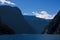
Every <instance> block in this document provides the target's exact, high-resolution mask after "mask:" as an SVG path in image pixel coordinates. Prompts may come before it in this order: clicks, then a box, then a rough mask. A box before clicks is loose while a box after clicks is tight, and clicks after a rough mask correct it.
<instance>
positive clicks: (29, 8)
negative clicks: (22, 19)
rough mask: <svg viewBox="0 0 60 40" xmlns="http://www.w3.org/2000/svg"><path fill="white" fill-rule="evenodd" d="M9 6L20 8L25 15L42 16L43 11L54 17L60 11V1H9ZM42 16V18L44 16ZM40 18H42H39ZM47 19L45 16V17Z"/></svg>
mask: <svg viewBox="0 0 60 40" xmlns="http://www.w3.org/2000/svg"><path fill="white" fill-rule="evenodd" d="M7 1H8V2H6V3H8V4H12V5H15V6H17V7H19V8H20V10H21V11H22V14H24V15H35V14H36V13H37V14H40V13H41V12H42V11H45V12H46V14H45V15H46V16H47V14H49V15H51V17H53V16H54V15H56V14H57V12H58V11H59V10H60V0H7ZM43 15H44V14H43ZM43 15H42V16H43ZM39 17H40V16H39ZM44 17H45V16H44Z"/></svg>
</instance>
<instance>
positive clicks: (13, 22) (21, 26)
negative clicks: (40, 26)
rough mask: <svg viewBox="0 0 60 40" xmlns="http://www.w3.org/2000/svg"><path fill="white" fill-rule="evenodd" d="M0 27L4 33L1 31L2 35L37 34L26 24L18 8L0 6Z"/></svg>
mask: <svg viewBox="0 0 60 40" xmlns="http://www.w3.org/2000/svg"><path fill="white" fill-rule="evenodd" d="M2 24H3V25H2ZM1 25H2V26H3V27H2V26H1ZM0 27H2V28H1V29H2V30H3V31H4V32H3V31H1V33H3V34H6V33H7V34H8V33H9V34H10V33H12V34H14V33H17V34H37V32H36V31H35V29H34V28H33V27H32V26H30V25H29V24H28V23H27V22H26V20H25V19H24V17H23V15H22V12H21V10H20V9H19V8H18V7H11V6H6V5H4V6H0ZM7 30H9V31H7ZM6 31H7V32H6Z"/></svg>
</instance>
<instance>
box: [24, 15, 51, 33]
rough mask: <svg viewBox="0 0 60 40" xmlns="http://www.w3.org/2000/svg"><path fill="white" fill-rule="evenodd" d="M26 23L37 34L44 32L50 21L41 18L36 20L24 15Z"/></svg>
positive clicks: (33, 17)
mask: <svg viewBox="0 0 60 40" xmlns="http://www.w3.org/2000/svg"><path fill="white" fill-rule="evenodd" d="M24 17H25V19H26V21H27V22H28V23H29V24H30V25H31V26H32V27H33V28H35V29H36V31H37V33H40V34H41V32H42V31H43V30H44V28H45V26H46V25H48V24H49V22H50V21H51V20H50V19H49V20H47V19H42V18H37V17H35V16H27V15H24Z"/></svg>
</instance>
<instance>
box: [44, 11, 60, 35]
mask: <svg viewBox="0 0 60 40" xmlns="http://www.w3.org/2000/svg"><path fill="white" fill-rule="evenodd" d="M43 34H60V11H59V12H58V13H57V15H56V16H55V17H54V19H53V20H52V21H51V22H50V24H49V25H47V27H46V28H45V29H44V32H43Z"/></svg>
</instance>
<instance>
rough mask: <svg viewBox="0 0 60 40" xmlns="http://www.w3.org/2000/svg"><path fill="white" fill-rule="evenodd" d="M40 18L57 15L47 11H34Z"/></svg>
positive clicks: (51, 17) (50, 17) (49, 17)
mask: <svg viewBox="0 0 60 40" xmlns="http://www.w3.org/2000/svg"><path fill="white" fill-rule="evenodd" d="M32 13H33V14H34V15H35V16H36V17H38V18H44V19H53V18H54V16H55V15H50V14H48V13H47V12H46V11H41V12H32Z"/></svg>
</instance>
